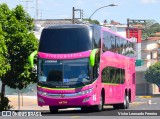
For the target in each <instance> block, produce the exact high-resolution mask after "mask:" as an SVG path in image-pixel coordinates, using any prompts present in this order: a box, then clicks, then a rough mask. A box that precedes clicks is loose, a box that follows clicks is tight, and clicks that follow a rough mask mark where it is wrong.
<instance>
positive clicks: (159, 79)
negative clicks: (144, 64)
mask: <svg viewBox="0 0 160 119" xmlns="http://www.w3.org/2000/svg"><path fill="white" fill-rule="evenodd" d="M145 80H147V81H148V82H150V83H153V84H156V85H157V86H158V87H160V62H157V63H155V64H154V65H152V66H150V67H149V69H148V70H147V71H146V72H145Z"/></svg>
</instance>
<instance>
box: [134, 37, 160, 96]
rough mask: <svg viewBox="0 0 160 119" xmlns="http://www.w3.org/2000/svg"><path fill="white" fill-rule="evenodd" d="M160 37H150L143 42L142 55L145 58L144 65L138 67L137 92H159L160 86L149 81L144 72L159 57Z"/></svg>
mask: <svg viewBox="0 0 160 119" xmlns="http://www.w3.org/2000/svg"><path fill="white" fill-rule="evenodd" d="M159 43H160V37H159V38H157V37H153V38H152V37H149V38H148V39H146V40H143V41H142V44H141V48H142V50H141V54H142V55H141V57H142V59H143V60H144V65H143V66H138V67H136V71H137V79H138V81H137V94H146V95H147V94H158V93H160V92H159V88H158V86H157V85H155V84H151V83H148V82H146V81H145V80H144V73H145V71H146V70H147V69H148V67H149V66H151V65H153V64H154V63H156V62H157V61H158V59H159V56H158V54H159V53H158V51H159V48H160V47H159Z"/></svg>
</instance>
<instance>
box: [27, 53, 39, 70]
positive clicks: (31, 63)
mask: <svg viewBox="0 0 160 119" xmlns="http://www.w3.org/2000/svg"><path fill="white" fill-rule="evenodd" d="M37 54H38V52H37V51H34V52H32V53H31V54H30V55H29V57H28V61H29V64H30V67H31V68H34V57H35V55H37Z"/></svg>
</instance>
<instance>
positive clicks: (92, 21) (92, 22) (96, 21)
mask: <svg viewBox="0 0 160 119" xmlns="http://www.w3.org/2000/svg"><path fill="white" fill-rule="evenodd" d="M83 21H88V22H89V23H91V24H98V25H99V24H100V23H99V21H98V20H91V19H83Z"/></svg>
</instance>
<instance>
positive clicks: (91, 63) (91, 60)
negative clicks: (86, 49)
mask: <svg viewBox="0 0 160 119" xmlns="http://www.w3.org/2000/svg"><path fill="white" fill-rule="evenodd" d="M98 51H99V49H93V50H92V52H91V55H90V65H91V66H92V67H93V66H94V64H95V58H96V54H97V53H98Z"/></svg>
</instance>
